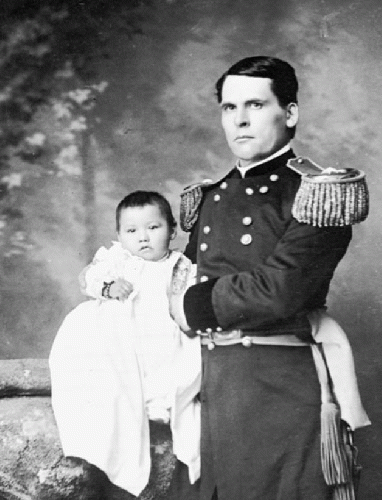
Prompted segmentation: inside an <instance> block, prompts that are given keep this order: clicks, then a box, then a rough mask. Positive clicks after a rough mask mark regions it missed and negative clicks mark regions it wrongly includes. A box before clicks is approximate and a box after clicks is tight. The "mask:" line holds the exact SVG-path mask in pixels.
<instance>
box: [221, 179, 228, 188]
mask: <svg viewBox="0 0 382 500" xmlns="http://www.w3.org/2000/svg"><path fill="white" fill-rule="evenodd" d="M227 186H228V184H227V183H226V181H223V182H222V183H221V184H220V187H221V189H227Z"/></svg>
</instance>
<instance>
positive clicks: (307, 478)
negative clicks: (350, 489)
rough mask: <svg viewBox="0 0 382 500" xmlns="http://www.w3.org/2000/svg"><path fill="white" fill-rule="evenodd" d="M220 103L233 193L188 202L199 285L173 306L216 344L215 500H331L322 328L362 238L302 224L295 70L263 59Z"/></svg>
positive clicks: (198, 192)
mask: <svg viewBox="0 0 382 500" xmlns="http://www.w3.org/2000/svg"><path fill="white" fill-rule="evenodd" d="M216 91H217V99H218V102H219V104H220V106H221V114H222V126H223V129H224V132H225V135H226V139H227V142H228V145H229V147H230V149H231V150H232V152H233V154H234V155H235V157H236V158H237V161H236V165H235V167H234V168H233V170H231V171H230V172H229V173H228V174H227V175H226V176H225V177H224V178H223V179H222V180H221V181H219V182H217V183H211V184H202V185H197V186H193V187H191V188H189V189H186V190H185V193H184V195H183V207H182V213H181V218H182V225H183V228H185V229H186V230H188V231H190V240H189V244H188V246H187V248H186V252H185V253H186V255H187V256H188V257H190V258H191V260H193V261H194V262H196V263H197V269H198V279H197V283H196V284H195V285H194V286H191V287H190V288H189V289H188V290H187V291H186V292H185V294H183V296H181V297H175V298H174V299H173V315H174V317H175V319H177V321H178V323H179V324H180V326H181V327H182V328H183V330H184V331H186V332H187V331H193V332H195V333H196V334H198V335H200V336H201V339H202V358H203V381H202V389H201V394H200V398H201V402H202V443H201V448H202V472H201V499H202V500H211V499H212V498H213V499H219V500H327V499H331V498H332V491H333V488H332V487H331V486H328V485H327V483H326V482H325V480H324V477H323V473H322V467H321V458H320V406H321V395H320V385H319V381H318V377H317V372H316V367H315V364H314V361H313V358H312V350H311V348H310V347H309V344H310V343H311V342H313V339H312V336H311V325H310V322H309V320H308V315H309V313H310V312H311V311H314V310H317V309H320V308H324V307H325V300H326V296H327V293H328V289H329V285H330V281H331V279H332V276H333V273H334V271H335V269H336V266H337V265H338V263H339V261H340V260H341V259H342V257H343V256H344V254H345V252H346V249H347V247H348V245H349V242H350V239H351V226H350V225H347V224H346V223H342V222H339V223H333V224H331V223H330V220H331V219H330V217H329V219H328V220H329V223H325V222H323V223H320V222H317V220H318V219H314V217H313V218H312V219H311V220H310V219H309V220H308V222H299V221H298V220H297V219H296V217H294V216H293V215H292V212H293V209H294V205H295V201H296V194H297V193H298V190H299V187H300V184H301V175H300V174H299V173H297V172H296V170H298V168H297V169H296V168H293V167H295V166H296V165H297V167H298V163H299V162H300V163H303V162H304V160H302V159H301V160H299V159H296V157H295V154H294V153H293V151H292V149H291V145H290V141H291V139H292V138H293V136H294V133H295V128H296V125H297V121H298V103H297V91H298V82H297V79H296V76H295V71H294V69H293V68H292V67H291V66H290V65H289V64H288V63H287V62H285V61H282V60H280V59H277V58H272V57H249V58H246V59H243V60H241V61H239V62H238V63H236V64H234V65H233V66H232V67H231V68H229V69H228V71H226V72H225V73H224V74H223V76H222V77H221V78H220V79H219V80H218V82H217V84H216ZM288 161H289V164H288V165H287V163H288ZM289 167H292V168H289ZM321 201H322V200H321ZM311 203H313V205H314V202H311ZM328 203H329V205H330V203H332V202H331V201H330V199H329V200H328V199H327V200H326V206H327V205H328ZM333 203H334V202H333ZM311 208H312V207H311ZM314 209H315V207H314V206H313V208H312V210H313V211H314ZM320 220H321V219H320Z"/></svg>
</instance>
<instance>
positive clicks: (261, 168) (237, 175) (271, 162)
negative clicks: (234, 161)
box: [222, 149, 296, 180]
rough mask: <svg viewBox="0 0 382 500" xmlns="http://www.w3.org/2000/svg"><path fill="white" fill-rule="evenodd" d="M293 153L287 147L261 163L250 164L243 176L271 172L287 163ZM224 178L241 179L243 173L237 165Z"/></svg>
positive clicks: (293, 156) (293, 155) (254, 175)
mask: <svg viewBox="0 0 382 500" xmlns="http://www.w3.org/2000/svg"><path fill="white" fill-rule="evenodd" d="M295 156H296V155H295V154H294V152H293V150H292V149H288V150H287V151H286V152H284V153H283V154H281V155H280V156H276V157H274V156H273V155H272V157H269V158H267V160H266V161H265V162H263V163H261V165H257V166H253V165H251V168H250V169H249V170H247V171H246V173H245V174H244V178H247V177H256V176H258V175H267V174H270V173H271V172H273V171H274V170H277V169H278V168H281V167H285V166H286V164H287V161H288V160H289V159H290V158H295ZM224 179H243V175H242V174H241V172H240V171H239V169H238V168H237V167H235V168H233V169H232V170H231V171H230V172H229V173H228V174H227V175H226V176H225V177H224V178H223V179H222V180H224Z"/></svg>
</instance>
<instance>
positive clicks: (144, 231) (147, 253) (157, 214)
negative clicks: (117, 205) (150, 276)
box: [118, 205, 173, 260]
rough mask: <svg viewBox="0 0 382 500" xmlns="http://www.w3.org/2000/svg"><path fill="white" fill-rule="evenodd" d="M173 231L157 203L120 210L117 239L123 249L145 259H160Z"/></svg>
mask: <svg viewBox="0 0 382 500" xmlns="http://www.w3.org/2000/svg"><path fill="white" fill-rule="evenodd" d="M172 236H173V232H172V231H171V230H170V228H169V225H168V223H167V221H166V219H165V218H164V217H163V215H162V214H161V211H160V210H159V208H158V206H157V205H144V206H143V207H128V208H125V209H124V210H122V211H121V215H120V229H119V232H118V239H119V241H120V243H121V245H122V247H123V248H124V249H125V250H129V252H131V253H132V254H133V255H137V256H139V257H142V258H143V259H145V260H160V259H161V258H162V257H164V256H165V255H166V253H167V251H168V246H169V242H170V239H171V238H172Z"/></svg>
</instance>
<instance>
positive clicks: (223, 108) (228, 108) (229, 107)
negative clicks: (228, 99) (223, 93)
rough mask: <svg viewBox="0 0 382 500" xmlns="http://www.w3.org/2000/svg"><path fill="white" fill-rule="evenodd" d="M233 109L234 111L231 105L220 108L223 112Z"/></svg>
mask: <svg viewBox="0 0 382 500" xmlns="http://www.w3.org/2000/svg"><path fill="white" fill-rule="evenodd" d="M233 109H235V106H234V105H233V104H223V106H222V110H223V111H232V110H233Z"/></svg>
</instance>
